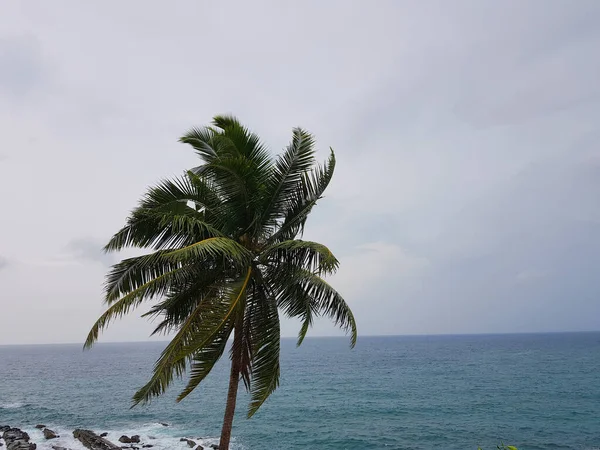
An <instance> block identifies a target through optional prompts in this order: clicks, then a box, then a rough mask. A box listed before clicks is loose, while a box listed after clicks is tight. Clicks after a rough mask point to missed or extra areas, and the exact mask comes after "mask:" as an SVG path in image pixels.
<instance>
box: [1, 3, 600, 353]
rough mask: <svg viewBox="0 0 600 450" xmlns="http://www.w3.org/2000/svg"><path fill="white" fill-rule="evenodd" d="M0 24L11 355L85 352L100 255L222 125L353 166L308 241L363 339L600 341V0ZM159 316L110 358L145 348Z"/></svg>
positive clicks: (299, 6) (49, 9) (9, 17)
mask: <svg viewBox="0 0 600 450" xmlns="http://www.w3.org/2000/svg"><path fill="white" fill-rule="evenodd" d="M1 9H2V13H1V14H0V194H1V200H2V201H1V204H2V213H1V216H0V288H1V289H0V316H1V320H0V344H25V343H61V342H83V340H84V339H85V336H86V334H87V331H88V330H89V328H90V327H91V325H92V324H93V322H94V321H95V319H96V318H97V316H98V315H99V314H100V313H101V312H102V311H103V310H104V308H105V305H103V303H102V283H103V278H104V275H105V273H106V272H107V270H108V267H109V266H110V265H111V264H112V263H114V262H116V261H117V260H118V258H119V255H118V254H117V255H114V254H110V255H106V254H103V253H102V251H101V247H102V246H103V244H104V243H106V242H107V240H108V239H109V238H110V236H111V235H112V234H113V233H114V232H116V231H117V230H118V229H119V228H120V227H121V226H122V225H123V224H124V220H125V218H126V216H127V214H128V212H129V211H130V210H131V208H132V207H133V206H134V205H135V203H136V202H137V200H138V199H139V198H140V196H141V195H142V194H143V193H144V191H145V190H146V188H147V187H148V186H150V185H152V184H153V183H156V182H157V181H158V180H160V179H161V178H164V177H171V176H177V175H179V174H181V173H182V172H183V170H185V169H187V168H190V167H193V166H194V165H197V157H196V156H195V154H194V152H193V151H192V149H191V148H189V147H187V146H185V145H183V144H180V143H178V142H177V139H178V137H179V136H181V135H182V134H183V133H184V132H185V131H187V130H188V129H189V128H190V127H192V126H202V125H205V124H207V123H208V122H209V121H210V119H211V117H212V116H214V115H216V114H221V113H231V114H235V115H236V116H238V117H239V119H240V120H242V121H243V122H244V123H245V124H246V125H247V126H248V127H250V128H251V129H252V130H254V131H255V132H257V133H258V134H259V135H260V136H261V137H262V138H263V140H264V141H265V142H266V143H268V145H269V147H270V148H271V150H272V151H273V154H276V153H278V152H279V151H280V150H281V149H283V148H284V147H285V145H286V144H287V142H288V141H289V139H290V135H291V129H292V128H293V127H295V126H302V127H304V128H306V129H308V130H310V131H311V132H312V133H314V134H315V136H316V138H317V142H318V146H319V153H318V158H319V159H321V160H323V159H325V157H326V155H327V151H328V148H329V147H330V146H331V147H333V148H334V149H335V151H336V156H337V160H338V164H337V167H336V173H335V176H334V178H333V181H332V183H331V185H330V187H329V189H328V191H327V192H326V196H325V198H324V199H323V200H321V201H320V203H319V204H318V206H317V207H316V208H315V210H314V212H313V214H312V217H311V218H310V219H309V221H308V223H307V229H306V232H305V235H304V238H305V239H311V240H317V241H320V242H323V243H325V244H327V245H328V246H329V247H330V248H331V249H332V250H333V251H334V253H335V254H336V256H337V257H338V259H339V260H340V262H341V267H340V270H339V272H338V273H337V274H336V275H335V276H333V277H332V279H331V280H330V281H331V283H332V284H333V285H334V286H335V287H336V288H337V289H338V290H339V292H340V293H341V294H342V295H343V296H344V297H345V298H346V300H347V302H348V303H349V304H350V306H351V307H352V309H353V311H354V313H355V316H356V318H357V321H358V327H359V334H360V335H386V334H439V333H442V334H454V333H499V332H542V331H583V330H600V296H599V295H600V282H599V281H598V279H600V278H598V277H597V273H596V272H597V271H598V269H599V268H600V202H599V201H598V198H599V194H600V147H599V146H598V141H599V138H600V125H599V122H598V118H600V83H599V82H598V80H599V79H600V58H598V55H599V54H600V25H599V24H600V2H598V1H597V0H589V1H588V0H578V1H576V2H573V1H570V0H528V1H522V0H506V1H503V2H498V1H494V0H471V1H467V0H456V1H452V2H449V1H433V0H427V1H420V0H419V1H387V2H386V1H378V2H366V1H363V2H351V1H347V0H345V1H333V0H332V1H327V2H321V1H308V0H306V1H303V2H276V1H272V2H251V4H250V3H247V2H227V1H225V2H196V1H183V0H182V1H178V2H176V3H173V2H158V1H147V0H146V1H128V2H117V1H112V0H110V1H103V2H80V1H75V0H72V1H61V0H56V1H53V2H47V1H43V0H38V1H28V0H23V1H5V2H3V4H2V8H1ZM145 310H146V309H144V308H143V307H142V308H141V309H140V310H137V311H136V312H135V314H133V315H131V316H130V317H128V318H126V319H123V320H121V321H119V322H115V323H114V324H113V325H111V327H110V328H109V329H108V330H107V331H106V332H105V333H104V334H103V335H102V338H101V341H104V342H107V341H138V340H145V339H147V338H148V335H149V334H150V332H151V330H152V329H153V324H152V323H148V322H146V321H145V319H141V318H140V317H139V316H140V315H141V313H143V312H144V311H145ZM298 328H299V326H298V324H297V323H296V322H291V321H285V322H284V323H283V328H282V333H283V335H285V336H294V335H295V334H296V333H297V331H298ZM311 334H312V335H314V336H317V335H337V334H339V332H338V331H337V330H336V329H335V328H334V327H333V326H332V325H330V324H329V323H328V322H327V321H319V322H318V323H317V324H316V325H315V327H314V330H313V331H312V332H311ZM162 339H164V337H162Z"/></svg>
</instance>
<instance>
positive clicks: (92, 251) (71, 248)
mask: <svg viewBox="0 0 600 450" xmlns="http://www.w3.org/2000/svg"><path fill="white" fill-rule="evenodd" d="M102 242H103V241H100V240H99V239H95V238H91V237H83V238H78V239H73V240H72V241H71V242H69V243H68V244H67V246H66V251H67V256H68V257H71V258H73V259H74V260H76V261H83V262H86V261H87V262H94V263H100V264H102V265H103V266H107V267H108V266H111V265H112V264H114V262H115V258H114V257H113V256H112V255H110V254H107V253H105V252H104V250H103V247H104V244H103V243H102Z"/></svg>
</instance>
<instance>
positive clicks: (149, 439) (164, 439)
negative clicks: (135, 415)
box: [22, 423, 245, 450]
mask: <svg viewBox="0 0 600 450" xmlns="http://www.w3.org/2000/svg"><path fill="white" fill-rule="evenodd" d="M46 425H47V427H48V428H49V429H51V430H52V431H54V432H56V434H58V435H59V437H58V438H56V439H50V440H47V439H46V438H45V437H44V433H43V432H42V430H39V429H37V428H22V430H23V431H26V432H27V433H29V436H30V437H31V442H35V443H36V444H37V448H38V449H39V450H52V446H59V447H65V448H68V449H71V450H87V449H86V448H85V447H84V446H83V444H82V443H81V442H79V441H78V440H77V439H75V438H74V437H73V430H71V429H66V428H62V427H60V426H53V425H52V424H46ZM92 431H94V432H95V433H97V434H98V435H99V434H101V433H104V432H107V433H108V436H106V437H105V438H104V439H107V440H109V441H110V442H112V443H113V444H115V445H117V446H123V445H135V446H136V447H139V448H140V449H141V448H142V445H144V444H150V445H152V446H153V447H151V448H150V449H149V450H167V449H175V450H191V448H190V446H189V445H188V444H187V442H181V441H180V439H181V438H186V439H191V440H192V441H194V442H195V443H196V444H199V445H202V446H203V447H204V448H205V449H206V450H210V445H211V444H218V443H219V437H218V436H204V437H197V436H183V435H181V434H180V435H177V429H176V428H174V427H164V426H162V425H161V424H155V423H151V424H141V425H140V426H136V427H134V428H125V429H119V430H109V429H100V428H98V429H94V430H92ZM135 434H137V435H139V436H140V443H139V444H123V443H121V442H119V438H120V437H121V436H123V435H125V436H129V437H131V436H133V435H135ZM231 450H245V449H244V447H243V446H241V445H238V444H237V443H236V442H235V439H232V445H231Z"/></svg>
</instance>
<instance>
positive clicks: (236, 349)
mask: <svg viewBox="0 0 600 450" xmlns="http://www.w3.org/2000/svg"><path fill="white" fill-rule="evenodd" d="M241 360H242V327H236V328H235V331H234V335H233V348H232V352H231V374H230V375H229V390H228V392H227V405H226V406H225V417H224V418H223V428H222V429H221V440H220V442H219V450H229V441H230V440H231V428H232V426H233V415H234V414H235V403H236V401H237V393H238V384H239V381H240V368H241Z"/></svg>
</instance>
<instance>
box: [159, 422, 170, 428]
mask: <svg viewBox="0 0 600 450" xmlns="http://www.w3.org/2000/svg"><path fill="white" fill-rule="evenodd" d="M160 424H161V425H162V426H163V427H168V426H169V424H168V423H164V422H160Z"/></svg>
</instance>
